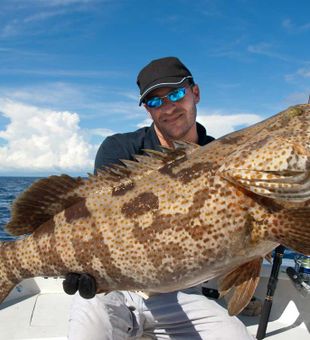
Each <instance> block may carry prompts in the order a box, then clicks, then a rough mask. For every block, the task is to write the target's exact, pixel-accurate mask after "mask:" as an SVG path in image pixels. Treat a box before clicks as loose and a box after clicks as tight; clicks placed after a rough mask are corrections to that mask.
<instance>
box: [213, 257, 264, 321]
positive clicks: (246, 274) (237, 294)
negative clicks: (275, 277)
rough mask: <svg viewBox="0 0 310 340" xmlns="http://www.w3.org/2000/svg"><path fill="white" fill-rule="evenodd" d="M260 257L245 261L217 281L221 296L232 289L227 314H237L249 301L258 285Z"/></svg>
mask: <svg viewBox="0 0 310 340" xmlns="http://www.w3.org/2000/svg"><path fill="white" fill-rule="evenodd" d="M262 260H263V259H262V258H257V259H255V260H253V261H250V262H247V263H245V264H243V265H241V266H240V267H238V268H237V269H235V270H233V271H232V272H230V273H228V274H227V275H226V276H225V277H224V278H223V279H221V280H220V283H219V291H220V294H221V296H223V295H225V294H227V293H228V292H229V291H230V290H232V296H231V297H230V298H229V301H228V313H229V315H236V314H239V313H240V312H241V311H242V310H243V309H244V308H245V307H246V306H247V305H248V303H249V302H250V301H251V298H252V296H253V295H254V292H255V289H256V287H257V285H258V281H259V274H260V269H261V265H262Z"/></svg>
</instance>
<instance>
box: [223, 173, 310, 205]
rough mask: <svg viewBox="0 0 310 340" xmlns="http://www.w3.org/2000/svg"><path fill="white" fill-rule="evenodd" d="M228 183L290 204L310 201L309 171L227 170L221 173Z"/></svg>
mask: <svg viewBox="0 0 310 340" xmlns="http://www.w3.org/2000/svg"><path fill="white" fill-rule="evenodd" d="M222 176H223V177H224V178H226V179H227V180H228V181H230V182H232V183H234V184H235V185H238V186H240V187H243V188H244V189H246V190H249V191H252V192H254V193H255V194H258V195H261V196H266V197H270V198H273V199H280V200H286V201H291V202H306V201H307V200H309V199H310V171H309V170H305V171H301V172H297V171H280V172H276V171H255V170H243V169H228V170H224V171H223V172H222Z"/></svg>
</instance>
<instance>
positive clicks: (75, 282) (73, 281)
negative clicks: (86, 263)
mask: <svg viewBox="0 0 310 340" xmlns="http://www.w3.org/2000/svg"><path fill="white" fill-rule="evenodd" d="M80 276H81V275H80V274H77V273H68V274H67V275H66V278H65V279H64V281H63V282H62V287H63V290H64V291H65V293H67V294H69V295H73V294H75V293H76V292H77V290H78V288H79V279H80Z"/></svg>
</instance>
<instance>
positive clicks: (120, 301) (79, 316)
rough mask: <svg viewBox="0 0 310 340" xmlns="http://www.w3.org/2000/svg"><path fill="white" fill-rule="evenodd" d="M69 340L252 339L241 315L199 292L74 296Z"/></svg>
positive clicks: (193, 289)
mask: <svg viewBox="0 0 310 340" xmlns="http://www.w3.org/2000/svg"><path fill="white" fill-rule="evenodd" d="M68 338H69V340H126V339H173V340H205V339H208V340H215V339H216V340H224V339H226V340H228V339H229V340H249V339H252V340H253V339H254V338H253V337H252V336H251V335H250V334H249V333H248V331H247V329H246V327H245V326H244V325H243V324H242V322H241V321H240V320H239V319H237V318H236V317H231V316H229V315H228V313H227V311H226V309H224V308H223V307H221V306H220V305H219V304H217V303H216V302H215V301H213V300H209V299H207V298H206V297H205V296H203V295H202V294H201V293H200V291H198V290H197V289H195V288H190V289H186V290H183V291H178V292H172V293H166V294H157V295H154V296H151V297H149V298H148V299H143V298H142V297H141V296H140V295H139V294H137V293H132V292H127V291H115V292H112V293H109V294H107V295H103V294H99V295H96V296H95V297H94V298H93V299H90V300H86V299H83V298H81V297H80V296H79V295H78V294H76V295H75V296H74V299H73V303H72V306H71V311H70V319H69V336H68Z"/></svg>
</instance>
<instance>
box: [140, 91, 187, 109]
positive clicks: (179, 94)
mask: <svg viewBox="0 0 310 340" xmlns="http://www.w3.org/2000/svg"><path fill="white" fill-rule="evenodd" d="M185 94H186V88H185V87H179V88H177V89H176V90H173V91H171V92H169V93H168V94H166V95H165V96H162V97H153V98H150V99H147V100H146V101H145V104H146V105H147V106H148V107H150V108H158V107H161V106H162V105H163V103H164V101H163V99H164V98H168V99H169V100H170V101H171V102H177V101H179V100H181V99H182V98H184V97H185Z"/></svg>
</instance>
